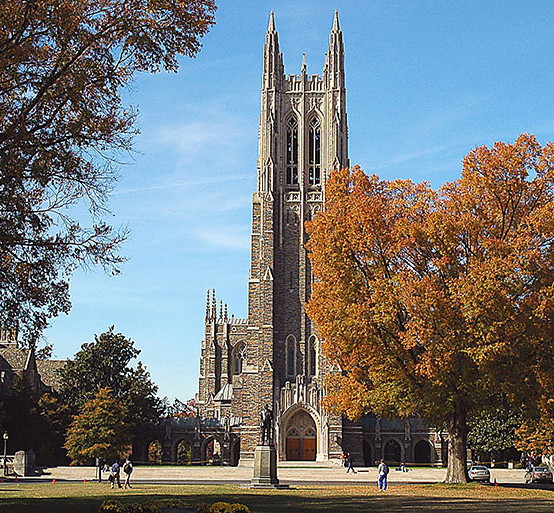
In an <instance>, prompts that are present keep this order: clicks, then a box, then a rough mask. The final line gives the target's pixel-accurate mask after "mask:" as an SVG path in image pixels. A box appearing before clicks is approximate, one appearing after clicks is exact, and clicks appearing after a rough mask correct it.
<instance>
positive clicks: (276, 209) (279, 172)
mask: <svg viewBox="0 0 554 513" xmlns="http://www.w3.org/2000/svg"><path fill="white" fill-rule="evenodd" d="M348 165H349V162H348V130H347V119H346V88H345V76H344V45H343V40H342V32H341V30H340V27H339V20H338V13H336V12H335V16H334V20H333V26H332V30H331V34H330V37H329V49H328V52H327V54H326V58H325V64H324V68H323V72H322V74H321V75H308V73H307V66H306V61H305V56H303V58H302V66H301V69H300V75H285V71H284V65H283V55H282V54H281V52H280V50H279V39H278V34H277V31H276V29H275V21H274V16H273V13H271V15H270V20H269V27H268V30H267V33H266V36H265V45H264V54H263V71H262V94H261V115H260V128H259V148H258V162H257V190H256V192H255V193H254V197H253V222H252V258H251V262H252V265H251V269H250V279H249V305H248V325H249V340H248V346H249V347H248V349H247V354H248V357H247V358H248V359H249V360H250V359H251V358H252V357H254V358H255V360H256V362H257V365H258V373H257V374H251V375H247V376H245V379H244V382H243V386H244V387H247V386H248V388H250V389H255V390H256V391H257V397H258V401H257V407H256V408H249V409H247V410H246V411H245V412H244V414H243V415H242V419H243V429H244V431H245V433H246V432H248V429H251V430H252V432H253V433H255V434H256V436H257V424H258V415H259V409H260V408H261V406H262V405H263V404H265V403H267V404H270V405H273V409H274V411H275V413H276V419H277V438H278V441H279V452H280V456H281V458H282V459H316V457H317V458H318V459H327V458H328V457H329V451H330V450H331V449H332V447H330V438H329V426H330V425H329V417H328V416H327V415H325V414H324V413H323V412H322V410H321V405H320V401H321V398H322V397H323V395H324V382H325V377H326V374H327V373H328V372H329V371H330V369H328V368H327V366H326V363H325V360H324V358H323V355H322V352H321V351H320V344H319V341H318V338H317V333H316V331H315V328H314V326H313V324H312V322H311V321H310V319H309V318H308V316H307V315H306V312H305V308H304V305H305V303H306V302H307V300H308V299H309V296H310V289H311V283H312V275H311V271H310V264H309V260H308V257H307V251H306V249H305V247H304V243H305V242H306V233H305V223H306V222H307V221H309V220H311V219H312V218H313V216H314V215H315V214H316V213H317V212H318V211H320V210H322V209H323V205H324V201H325V184H326V182H327V180H328V177H329V175H330V173H331V172H332V171H333V170H334V169H337V168H342V167H346V166H348ZM252 353H253V354H252ZM247 383H248V385H247ZM334 420H335V424H337V425H336V426H334V427H336V428H337V429H339V426H338V424H340V420H339V419H338V418H337V419H334ZM331 427H333V426H331ZM242 439H243V441H242V449H241V457H243V456H247V455H248V454H250V453H251V451H253V449H254V446H255V440H254V439H251V440H250V439H249V437H248V436H242ZM334 449H335V450H336V451H338V450H339V449H338V446H336V447H334Z"/></svg>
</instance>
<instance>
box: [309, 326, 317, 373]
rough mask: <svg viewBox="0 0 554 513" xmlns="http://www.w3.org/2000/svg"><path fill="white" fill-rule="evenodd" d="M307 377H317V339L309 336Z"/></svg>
mask: <svg viewBox="0 0 554 513" xmlns="http://www.w3.org/2000/svg"><path fill="white" fill-rule="evenodd" d="M307 353H308V355H307V356H308V369H307V370H308V376H310V377H312V376H317V371H318V365H317V356H318V344H317V337H316V336H315V335H311V336H310V338H309V339H308V351H307Z"/></svg>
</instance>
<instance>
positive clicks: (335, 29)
mask: <svg viewBox="0 0 554 513" xmlns="http://www.w3.org/2000/svg"><path fill="white" fill-rule="evenodd" d="M272 14H273V11H272ZM339 31H340V26H339V11H335V17H334V19H333V32H339Z"/></svg>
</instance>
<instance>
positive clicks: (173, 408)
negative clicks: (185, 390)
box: [166, 398, 198, 418]
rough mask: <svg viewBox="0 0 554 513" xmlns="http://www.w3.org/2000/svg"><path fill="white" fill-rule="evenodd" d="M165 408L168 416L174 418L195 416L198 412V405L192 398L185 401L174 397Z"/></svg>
mask: <svg viewBox="0 0 554 513" xmlns="http://www.w3.org/2000/svg"><path fill="white" fill-rule="evenodd" d="M166 410H167V415H168V416H169V417H175V418H183V417H196V415H197V414H198V406H197V405H196V401H195V400H194V399H193V398H192V399H189V400H188V401H187V402H185V403H184V402H183V401H180V400H179V399H177V398H175V399H174V401H173V403H172V404H170V405H168V406H167V407H166Z"/></svg>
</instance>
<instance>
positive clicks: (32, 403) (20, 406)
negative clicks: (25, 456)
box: [0, 374, 44, 451]
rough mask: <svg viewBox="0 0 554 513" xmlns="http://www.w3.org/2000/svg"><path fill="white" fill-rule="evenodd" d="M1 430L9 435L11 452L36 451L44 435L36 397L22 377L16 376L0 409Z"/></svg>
mask: <svg viewBox="0 0 554 513" xmlns="http://www.w3.org/2000/svg"><path fill="white" fill-rule="evenodd" d="M0 423H1V426H2V429H3V430H5V431H7V432H8V433H9V435H10V438H9V440H8V444H9V447H11V448H12V449H11V450H14V451H16V450H30V449H33V450H35V451H36V450H37V447H38V446H39V444H40V442H41V439H42V437H43V433H44V423H43V419H42V418H41V415H40V408H39V404H38V395H37V393H36V391H35V390H33V388H32V387H31V386H30V384H29V381H28V380H27V379H26V378H25V376H23V375H19V374H18V375H16V376H15V378H14V382H13V386H12V387H11V389H10V393H9V394H6V395H4V398H3V401H2V407H1V408H0Z"/></svg>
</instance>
